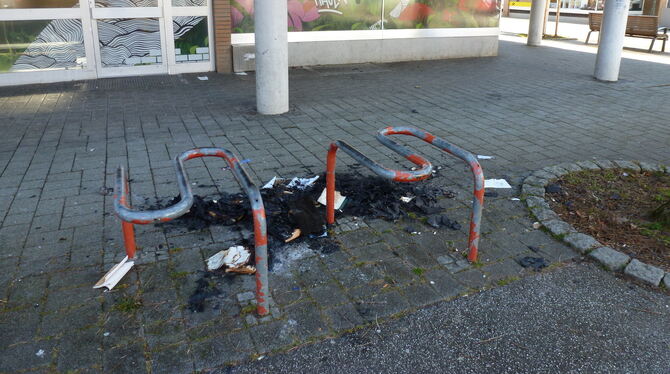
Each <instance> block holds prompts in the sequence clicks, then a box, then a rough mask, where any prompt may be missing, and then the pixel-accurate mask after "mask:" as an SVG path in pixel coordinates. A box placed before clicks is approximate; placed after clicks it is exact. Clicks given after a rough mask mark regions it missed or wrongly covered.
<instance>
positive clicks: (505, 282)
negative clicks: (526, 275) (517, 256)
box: [496, 277, 519, 286]
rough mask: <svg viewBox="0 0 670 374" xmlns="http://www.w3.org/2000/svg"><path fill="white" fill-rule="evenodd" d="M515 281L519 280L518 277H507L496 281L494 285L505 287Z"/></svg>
mask: <svg viewBox="0 0 670 374" xmlns="http://www.w3.org/2000/svg"><path fill="white" fill-rule="evenodd" d="M516 280H519V277H508V278H504V279H501V280H499V281H497V282H496V284H498V286H506V285H508V284H510V283H512V282H514V281H516Z"/></svg>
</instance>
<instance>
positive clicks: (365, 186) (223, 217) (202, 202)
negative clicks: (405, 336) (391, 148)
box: [152, 173, 460, 273]
mask: <svg viewBox="0 0 670 374" xmlns="http://www.w3.org/2000/svg"><path fill="white" fill-rule="evenodd" d="M432 182H433V181H432V180H431V179H429V180H427V181H423V182H419V183H399V182H393V181H389V180H387V179H384V178H381V177H377V176H361V175H359V174H348V173H347V174H345V173H341V174H338V175H337V178H336V190H337V192H339V194H341V195H342V196H343V197H344V198H343V200H344V201H343V203H342V205H341V206H340V207H339V208H338V209H337V210H336V218H338V217H346V216H354V217H358V218H381V219H384V220H388V221H397V220H399V219H400V218H402V217H404V216H408V215H411V214H410V213H414V215H421V216H425V217H427V223H429V224H430V225H432V226H433V227H436V228H437V227H449V228H452V229H458V228H460V225H459V224H458V223H457V222H455V221H453V220H449V219H448V218H447V217H446V216H444V215H442V214H440V213H441V211H442V210H443V208H442V207H440V205H439V204H438V201H439V200H441V199H443V198H453V197H454V196H455V194H454V193H453V192H452V191H450V190H448V189H445V188H444V187H441V186H436V185H435V184H434V183H432ZM325 187H326V181H325V175H320V176H315V177H313V178H293V179H280V178H277V177H275V178H273V179H272V180H270V181H269V182H268V183H266V184H265V185H264V186H263V187H262V188H261V195H262V197H263V204H264V206H265V212H266V217H267V230H268V251H269V254H270V255H269V261H270V271H273V270H274V268H279V267H283V266H278V265H279V263H281V262H282V259H286V258H291V259H295V256H288V255H285V254H284V252H286V251H287V250H290V247H291V246H299V248H301V251H303V249H304V245H307V246H308V247H309V248H311V249H312V250H313V251H314V252H316V253H321V254H327V253H330V252H334V251H337V250H339V244H338V243H337V242H336V241H334V240H332V239H331V238H329V237H328V230H327V227H326V221H325V217H326V208H325ZM178 201H179V197H175V198H173V199H171V200H169V201H167V202H164V203H161V202H159V203H158V204H156V205H155V206H152V208H153V209H160V208H163V207H165V206H169V205H172V204H174V203H176V202H178ZM319 201H320V202H319ZM336 206H337V205H336ZM161 225H162V226H164V227H165V229H166V230H170V229H171V228H184V227H186V228H187V229H188V230H202V229H205V228H207V227H209V226H212V225H225V226H231V228H232V229H233V230H237V231H239V232H241V234H242V235H241V237H242V238H244V239H243V240H242V241H243V242H242V243H240V244H241V245H242V246H243V247H245V248H247V249H248V250H249V251H250V252H251V256H250V259H251V260H250V262H253V236H252V234H251V231H250V228H251V227H253V217H252V215H251V208H250V205H249V202H248V199H247V197H246V195H245V194H243V193H235V194H228V193H222V194H221V195H220V196H218V197H217V198H214V197H202V196H198V195H195V196H194V203H193V206H192V207H191V209H190V211H189V212H188V213H187V214H185V215H183V216H181V217H180V218H177V219H175V220H173V221H171V222H167V223H164V224H161ZM296 248H298V247H296ZM303 252H304V251H303ZM244 265H248V264H244ZM248 270H249V269H245V271H244V272H243V273H248Z"/></svg>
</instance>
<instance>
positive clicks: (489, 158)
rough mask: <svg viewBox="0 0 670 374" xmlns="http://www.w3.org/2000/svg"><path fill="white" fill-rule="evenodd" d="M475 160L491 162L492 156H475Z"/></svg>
mask: <svg viewBox="0 0 670 374" xmlns="http://www.w3.org/2000/svg"><path fill="white" fill-rule="evenodd" d="M477 158H478V159H480V160H492V159H493V156H484V155H477Z"/></svg>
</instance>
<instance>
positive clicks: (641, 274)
mask: <svg viewBox="0 0 670 374" xmlns="http://www.w3.org/2000/svg"><path fill="white" fill-rule="evenodd" d="M623 272H624V274H627V275H630V276H631V277H633V278H636V279H639V280H641V281H643V282H646V283H649V284H651V285H652V286H658V285H659V284H660V283H661V280H662V279H663V277H664V276H665V272H664V271H663V270H662V269H660V268H657V267H656V266H652V265H649V264H645V263H644V262H641V261H639V260H637V259H633V260H632V261H631V262H630V263H629V264H628V265H627V266H626V268H625V269H624V271H623Z"/></svg>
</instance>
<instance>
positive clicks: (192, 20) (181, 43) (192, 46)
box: [172, 17, 209, 64]
mask: <svg viewBox="0 0 670 374" xmlns="http://www.w3.org/2000/svg"><path fill="white" fill-rule="evenodd" d="M172 29H173V30H174V47H175V61H176V62H177V63H178V64H184V63H193V62H202V61H209V37H208V33H207V17H174V18H173V19H172Z"/></svg>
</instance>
